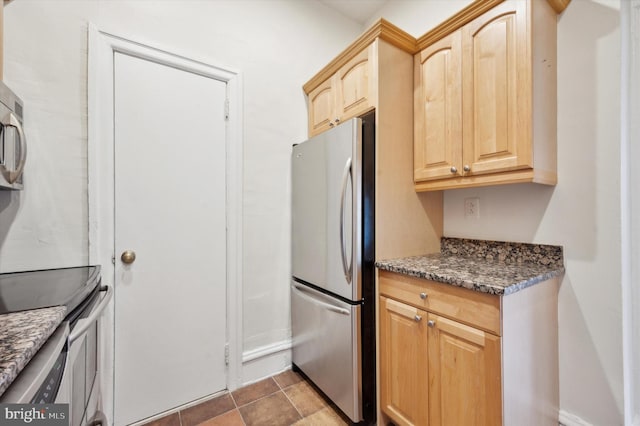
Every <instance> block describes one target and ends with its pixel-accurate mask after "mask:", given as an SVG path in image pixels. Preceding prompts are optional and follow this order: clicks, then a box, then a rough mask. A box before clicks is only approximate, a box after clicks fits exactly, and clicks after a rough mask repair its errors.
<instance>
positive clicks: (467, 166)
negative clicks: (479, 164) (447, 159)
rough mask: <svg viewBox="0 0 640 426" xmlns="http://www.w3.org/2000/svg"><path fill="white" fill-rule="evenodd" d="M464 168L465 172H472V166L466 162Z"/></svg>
mask: <svg viewBox="0 0 640 426" xmlns="http://www.w3.org/2000/svg"><path fill="white" fill-rule="evenodd" d="M462 170H464V171H465V172H470V171H471V167H469V165H468V164H465V165H464V167H463V168H462Z"/></svg>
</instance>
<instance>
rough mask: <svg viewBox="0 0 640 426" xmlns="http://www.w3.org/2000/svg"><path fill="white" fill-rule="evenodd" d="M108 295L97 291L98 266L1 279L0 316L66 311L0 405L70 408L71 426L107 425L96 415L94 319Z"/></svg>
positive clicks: (105, 290)
mask: <svg viewBox="0 0 640 426" xmlns="http://www.w3.org/2000/svg"><path fill="white" fill-rule="evenodd" d="M112 292H113V288H112V287H108V286H102V285H101V277H100V266H86V267H77V268H63V269H50V270H39V271H29V272H15V273H9V274H0V314H7V313H13V312H20V311H27V310H32V309H39V308H46V307H51V306H65V307H66V308H67V315H66V317H65V319H64V321H63V322H62V323H61V324H60V326H59V327H58V328H57V329H56V331H55V332H54V333H53V335H52V336H51V337H49V339H48V340H47V342H46V343H45V344H44V345H43V346H42V348H40V350H39V351H38V352H37V353H36V355H35V356H34V357H33V358H32V359H31V361H29V363H28V364H27V366H26V367H25V369H24V370H23V371H22V372H20V374H19V375H18V377H17V378H16V379H15V380H14V382H13V383H12V384H11V385H10V386H9V388H8V389H7V390H6V391H5V392H4V394H2V396H0V402H3V403H33V404H47V403H68V404H70V406H69V415H70V423H69V424H70V425H71V426H80V425H88V424H91V425H95V424H106V421H105V416H104V414H103V413H102V412H101V411H100V407H101V401H100V395H99V394H100V392H99V384H100V378H99V374H98V371H99V369H98V341H99V338H98V319H99V317H100V316H101V314H102V312H103V310H104V308H105V307H106V306H107V305H108V303H109V301H110V299H111V297H112ZM103 293H105V294H104V296H103V297H101V295H102V294H103Z"/></svg>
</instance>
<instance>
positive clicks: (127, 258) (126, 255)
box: [120, 250, 136, 265]
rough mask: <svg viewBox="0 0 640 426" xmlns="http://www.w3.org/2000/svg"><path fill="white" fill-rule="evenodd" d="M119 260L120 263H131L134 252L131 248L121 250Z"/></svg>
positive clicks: (133, 259)
mask: <svg viewBox="0 0 640 426" xmlns="http://www.w3.org/2000/svg"><path fill="white" fill-rule="evenodd" d="M120 260H122V263H126V264H127V265H128V264H130V263H133V262H135V260H136V252H135V251H133V250H125V251H123V252H122V256H120Z"/></svg>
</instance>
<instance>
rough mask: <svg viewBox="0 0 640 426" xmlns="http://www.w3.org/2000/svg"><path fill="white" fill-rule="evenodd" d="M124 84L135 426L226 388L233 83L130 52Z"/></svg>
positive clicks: (123, 336)
mask: <svg viewBox="0 0 640 426" xmlns="http://www.w3.org/2000/svg"><path fill="white" fill-rule="evenodd" d="M114 80H115V81H114V97H115V101H114V122H115V125H114V127H115V128H114V134H115V141H114V145H115V153H114V170H115V179H114V183H115V195H114V198H115V200H114V201H115V212H114V217H115V220H114V222H115V223H114V226H115V242H114V249H115V257H116V260H115V281H116V282H115V395H114V399H115V424H116V425H125V424H129V423H132V422H135V421H138V420H141V419H144V418H147V417H149V416H152V415H155V414H157V413H160V412H162V411H165V410H168V409H171V408H174V407H176V406H179V405H182V404H184V403H187V402H189V401H193V400H195V399H198V398H201V397H203V396H206V395H209V394H212V393H214V392H217V391H220V390H222V389H225V388H226V367H225V342H226V203H225V192H226V184H225V175H226V171H225V117H224V105H225V98H226V83H224V82H221V81H218V80H215V79H212V78H208V77H204V76H202V75H199V74H195V73H192V72H188V71H184V70H180V69H177V68H173V67H170V66H166V65H162V64H159V63H155V62H151V61H147V60H144V59H140V58H137V57H133V56H128V55H125V54H121V53H115V58H114ZM126 250H131V251H134V252H135V254H136V259H135V261H134V262H133V263H130V264H125V263H124V262H123V261H122V260H121V253H123V252H124V251H126Z"/></svg>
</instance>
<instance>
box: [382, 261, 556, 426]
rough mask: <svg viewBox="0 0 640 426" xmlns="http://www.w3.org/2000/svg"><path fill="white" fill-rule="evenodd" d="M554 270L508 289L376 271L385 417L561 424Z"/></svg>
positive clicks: (437, 423)
mask: <svg viewBox="0 0 640 426" xmlns="http://www.w3.org/2000/svg"><path fill="white" fill-rule="evenodd" d="M558 282H559V281H557V280H556V279H551V280H547V281H545V282H542V283H539V284H536V285H535V286H532V287H530V288H527V289H524V290H521V291H519V292H517V293H513V294H512V295H509V296H499V295H489V294H486V293H479V292H476V291H473V290H468V289H464V288H459V287H454V286H451V285H449V284H442V283H437V282H434V281H429V280H426V279H420V278H413V277H409V276H406V275H402V274H397V273H391V272H386V271H381V272H380V274H379V290H380V298H379V305H378V306H379V317H378V318H379V333H380V334H379V338H380V340H379V362H380V373H379V383H380V410H381V412H382V415H383V417H382V419H381V422H380V423H379V424H388V423H389V421H391V422H393V423H394V424H396V425H398V426H404V425H416V426H424V425H429V426H452V425H453V426H456V425H473V426H482V425H486V426H501V425H506V426H510V425H514V426H524V425H531V426H540V425H548V426H551V425H553V426H557V424H558V402H559V401H558V400H559V396H558V344H557V288H558Z"/></svg>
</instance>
